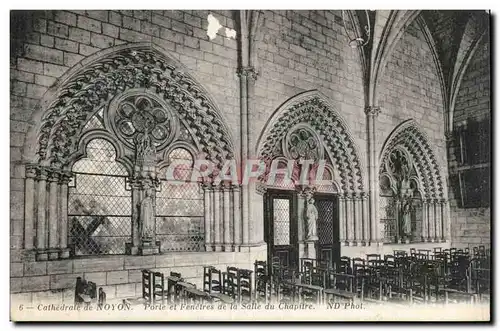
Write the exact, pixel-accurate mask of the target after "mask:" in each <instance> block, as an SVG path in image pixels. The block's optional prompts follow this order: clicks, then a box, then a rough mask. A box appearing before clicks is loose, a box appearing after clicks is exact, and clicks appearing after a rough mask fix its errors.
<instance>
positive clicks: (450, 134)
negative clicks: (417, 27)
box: [444, 131, 453, 143]
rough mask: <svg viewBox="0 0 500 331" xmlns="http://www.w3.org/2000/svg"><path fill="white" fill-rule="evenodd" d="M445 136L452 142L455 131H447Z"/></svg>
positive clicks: (447, 140)
mask: <svg viewBox="0 0 500 331" xmlns="http://www.w3.org/2000/svg"><path fill="white" fill-rule="evenodd" d="M444 137H445V138H446V142H448V143H451V142H452V141H453V132H452V131H446V132H445V133H444Z"/></svg>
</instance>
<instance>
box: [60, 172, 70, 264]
mask: <svg viewBox="0 0 500 331" xmlns="http://www.w3.org/2000/svg"><path fill="white" fill-rule="evenodd" d="M70 179H71V174H69V173H63V174H61V177H60V179H59V194H60V195H59V249H60V252H59V258H61V259H66V258H69V249H68V184H69V182H70Z"/></svg>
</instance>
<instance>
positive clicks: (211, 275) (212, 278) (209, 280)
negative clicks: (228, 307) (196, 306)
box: [203, 266, 222, 294]
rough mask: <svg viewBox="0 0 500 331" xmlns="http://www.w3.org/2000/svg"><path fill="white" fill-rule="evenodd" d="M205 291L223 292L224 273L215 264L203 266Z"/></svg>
mask: <svg viewBox="0 0 500 331" xmlns="http://www.w3.org/2000/svg"><path fill="white" fill-rule="evenodd" d="M203 291H205V292H207V293H210V294H211V293H222V273H221V271H220V270H218V269H216V268H215V267H213V266H205V267H203Z"/></svg>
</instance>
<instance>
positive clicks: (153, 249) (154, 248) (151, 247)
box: [138, 238, 160, 255]
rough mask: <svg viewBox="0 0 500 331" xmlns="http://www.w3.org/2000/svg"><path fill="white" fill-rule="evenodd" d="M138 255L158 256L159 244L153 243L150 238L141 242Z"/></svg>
mask: <svg viewBox="0 0 500 331" xmlns="http://www.w3.org/2000/svg"><path fill="white" fill-rule="evenodd" d="M138 254H139V255H156V254H160V243H159V242H157V241H154V240H153V239H152V238H146V239H142V240H141V245H140V246H139V250H138Z"/></svg>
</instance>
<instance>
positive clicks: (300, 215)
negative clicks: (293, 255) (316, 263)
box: [290, 188, 307, 261]
mask: <svg viewBox="0 0 500 331" xmlns="http://www.w3.org/2000/svg"><path fill="white" fill-rule="evenodd" d="M305 203H306V198H305V194H304V191H303V190H302V189H301V188H299V189H298V192H297V240H298V241H299V261H300V259H302V258H306V257H307V244H306V241H305V240H306V232H305V228H306V224H305V219H304V211H305V209H304V206H305ZM290 208H292V204H290Z"/></svg>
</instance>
